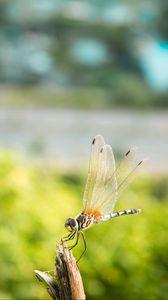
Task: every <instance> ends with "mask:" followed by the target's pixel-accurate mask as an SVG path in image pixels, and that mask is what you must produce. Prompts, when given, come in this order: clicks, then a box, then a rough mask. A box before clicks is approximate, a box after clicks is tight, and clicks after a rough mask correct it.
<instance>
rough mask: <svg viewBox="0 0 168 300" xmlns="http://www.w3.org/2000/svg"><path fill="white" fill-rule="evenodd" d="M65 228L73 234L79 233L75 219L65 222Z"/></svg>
mask: <svg viewBox="0 0 168 300" xmlns="http://www.w3.org/2000/svg"><path fill="white" fill-rule="evenodd" d="M65 227H66V229H68V230H69V231H71V232H72V231H77V230H78V222H77V221H76V219H74V218H68V219H67V220H66V221H65Z"/></svg>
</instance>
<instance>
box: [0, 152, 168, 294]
mask: <svg viewBox="0 0 168 300" xmlns="http://www.w3.org/2000/svg"><path fill="white" fill-rule="evenodd" d="M82 174H83V172H82V173H81V174H76V173H74V174H69V173H68V172H67V173H66V174H63V173H61V172H59V171H58V170H56V167H54V166H52V167H51V166H47V167H46V166H44V165H38V164H37V163H33V162H32V164H26V163H23V162H21V161H19V160H18V159H17V156H16V155H13V154H11V153H9V152H6V151H5V152H3V151H1V152H0V223H1V226H0V251H1V255H0V266H1V267H0V277H1V281H0V299H26V298H29V299H30V298H31V299H32V298H33V299H44V298H45V299H47V298H49V297H48V296H47V293H46V291H45V289H44V288H43V286H41V285H40V284H39V282H38V281H37V280H36V279H35V277H34V274H33V270H34V269H40V270H51V269H53V267H54V256H55V243H56V240H60V238H61V237H62V236H63V235H65V234H66V231H65V229H64V221H65V219H66V218H67V217H69V216H75V215H76V214H77V213H78V212H80V209H81V198H82V190H83V186H84V176H83V175H82ZM167 187H168V178H167V177H165V176H162V177H161V176H160V177H154V176H152V177H142V178H139V180H136V182H134V184H132V185H131V186H130V187H129V188H128V189H127V190H126V191H125V193H124V194H123V196H122V197H121V199H120V201H119V203H118V204H117V209H122V208H130V207H141V208H142V209H143V213H142V214H140V215H135V216H127V217H123V218H118V219H114V220H111V221H108V222H105V223H102V224H99V225H97V226H94V227H92V228H91V229H90V230H88V231H86V240H87V252H86V254H85V256H84V257H83V259H82V260H81V261H80V263H79V268H80V271H81V274H82V276H83V280H84V285H85V290H86V293H87V296H88V299H93V300H94V299H95V300H101V299H125V300H126V299H144V300H146V299H157V300H158V299H160V300H161V299H162V300H164V299H165V300H166V299H167V294H168V285H167V276H168V271H167V270H168V262H167V252H168V239H167V230H168V209H167V208H168V205H167V200H168V190H167V189H168V188H167ZM81 251H82V244H80V245H79V247H78V248H77V249H75V250H74V255H75V256H76V257H78V256H79V255H80V252H81Z"/></svg>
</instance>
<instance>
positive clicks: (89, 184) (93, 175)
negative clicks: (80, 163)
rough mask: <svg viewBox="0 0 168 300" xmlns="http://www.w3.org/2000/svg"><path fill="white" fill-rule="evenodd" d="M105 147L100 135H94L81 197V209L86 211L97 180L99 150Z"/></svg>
mask: <svg viewBox="0 0 168 300" xmlns="http://www.w3.org/2000/svg"><path fill="white" fill-rule="evenodd" d="M104 145H105V141H104V139H103V137H102V136H101V135H96V136H95V138H94V139H93V141H92V148H91V155H90V163H89V172H88V177H87V181H86V186H85V191H84V196H83V208H84V211H86V210H87V209H88V208H89V206H90V203H91V200H92V194H93V189H94V186H95V183H96V180H97V174H98V169H100V168H99V156H100V150H101V149H102V147H103V146H104Z"/></svg>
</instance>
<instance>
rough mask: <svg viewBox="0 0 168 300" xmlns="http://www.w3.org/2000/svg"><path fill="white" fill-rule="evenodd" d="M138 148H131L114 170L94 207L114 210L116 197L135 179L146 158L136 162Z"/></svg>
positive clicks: (105, 210)
mask: <svg viewBox="0 0 168 300" xmlns="http://www.w3.org/2000/svg"><path fill="white" fill-rule="evenodd" d="M136 150H137V149H135V148H132V149H131V150H129V151H128V152H127V153H126V155H125V158H124V159H123V161H122V162H121V163H120V164H119V166H118V167H117V168H116V169H115V170H114V172H113V174H112V176H111V177H110V178H109V179H108V181H107V182H106V184H105V185H104V189H102V192H101V193H99V197H98V199H97V201H96V203H95V207H94V209H95V210H96V211H101V213H104V214H105V213H108V212H111V211H113V210H114V206H115V203H116V199H117V198H118V197H119V195H120V194H121V192H122V191H123V189H124V188H125V187H126V186H127V185H128V184H129V183H130V182H131V181H132V180H133V178H134V177H135V175H136V173H137V171H138V170H139V169H140V166H141V165H142V164H143V162H144V161H145V160H141V161H139V162H138V163H137V162H136V159H135V157H136Z"/></svg>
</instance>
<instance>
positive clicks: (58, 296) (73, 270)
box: [35, 242, 86, 300]
mask: <svg viewBox="0 0 168 300" xmlns="http://www.w3.org/2000/svg"><path fill="white" fill-rule="evenodd" d="M35 274H36V276H37V277H38V279H40V280H41V281H43V282H44V283H45V284H46V285H47V290H48V292H49V294H50V296H51V297H52V299H54V300H85V299H86V296H85V293H84V288H83V283H82V278H81V275H80V272H79V269H78V267H77V264H76V260H75V258H74V257H73V255H72V253H71V252H70V251H69V250H68V248H67V247H66V244H65V242H63V243H62V245H58V246H57V256H56V260H55V274H56V278H55V277H53V276H51V275H49V274H48V273H46V272H41V271H38V270H35Z"/></svg>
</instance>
